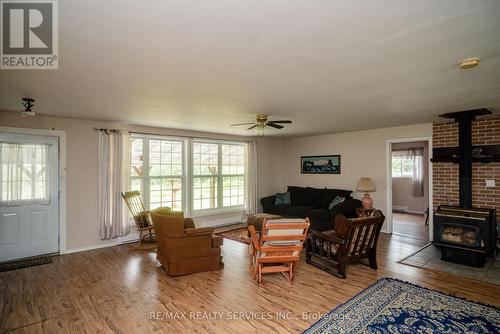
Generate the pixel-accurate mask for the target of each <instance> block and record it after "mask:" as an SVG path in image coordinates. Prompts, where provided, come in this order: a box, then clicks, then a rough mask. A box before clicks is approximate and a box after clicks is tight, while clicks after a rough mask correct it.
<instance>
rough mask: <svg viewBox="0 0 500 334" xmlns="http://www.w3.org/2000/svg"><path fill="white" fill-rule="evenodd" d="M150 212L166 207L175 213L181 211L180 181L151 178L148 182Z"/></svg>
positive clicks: (178, 179)
mask: <svg viewBox="0 0 500 334" xmlns="http://www.w3.org/2000/svg"><path fill="white" fill-rule="evenodd" d="M149 187H150V191H149V196H150V199H149V200H150V205H149V208H150V210H153V209H156V208H159V207H162V206H168V207H169V208H172V210H175V211H182V179H181V178H168V177H166V178H152V179H151V180H150V182H149Z"/></svg>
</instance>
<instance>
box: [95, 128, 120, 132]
mask: <svg viewBox="0 0 500 334" xmlns="http://www.w3.org/2000/svg"><path fill="white" fill-rule="evenodd" d="M94 131H96V132H97V131H104V132H120V131H121V130H120V129H106V128H96V127H94Z"/></svg>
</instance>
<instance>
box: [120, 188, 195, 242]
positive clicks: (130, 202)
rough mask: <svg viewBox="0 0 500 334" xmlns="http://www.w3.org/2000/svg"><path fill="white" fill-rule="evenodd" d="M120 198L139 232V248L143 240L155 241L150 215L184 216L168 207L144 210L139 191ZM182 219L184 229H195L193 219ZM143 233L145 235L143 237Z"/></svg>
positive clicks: (127, 193)
mask: <svg viewBox="0 0 500 334" xmlns="http://www.w3.org/2000/svg"><path fill="white" fill-rule="evenodd" d="M122 197H123V199H124V201H125V203H126V204H127V207H128V209H129V211H130V214H131V215H132V217H133V218H134V221H135V225H136V227H137V231H139V248H140V247H141V245H142V241H143V240H145V239H147V240H148V241H155V236H154V226H153V220H152V219H151V213H156V214H159V215H177V216H180V215H182V216H184V214H183V213H182V212H178V211H172V209H171V208H169V207H160V208H157V209H154V210H151V211H149V210H146V209H145V208H144V203H143V202H142V199H141V193H140V192H139V191H128V192H123V193H122ZM183 219H184V226H185V228H195V225H194V221H193V219H191V218H183ZM143 233H146V235H145V236H144V237H143Z"/></svg>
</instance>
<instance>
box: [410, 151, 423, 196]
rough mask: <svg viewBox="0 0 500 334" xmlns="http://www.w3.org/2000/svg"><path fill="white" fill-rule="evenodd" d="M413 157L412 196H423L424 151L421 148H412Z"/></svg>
mask: <svg viewBox="0 0 500 334" xmlns="http://www.w3.org/2000/svg"><path fill="white" fill-rule="evenodd" d="M410 151H411V156H412V157H413V196H414V197H422V196H424V152H423V150H422V149H412V150H410Z"/></svg>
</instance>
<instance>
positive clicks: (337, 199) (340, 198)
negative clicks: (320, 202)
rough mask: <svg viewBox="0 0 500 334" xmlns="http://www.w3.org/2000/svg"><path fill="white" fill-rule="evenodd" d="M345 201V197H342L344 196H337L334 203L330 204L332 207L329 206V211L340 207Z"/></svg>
mask: <svg viewBox="0 0 500 334" xmlns="http://www.w3.org/2000/svg"><path fill="white" fill-rule="evenodd" d="M343 201H345V197H342V196H335V198H334V199H333V201H332V202H331V203H330V205H329V206H328V210H331V209H333V208H334V207H335V206H337V205H339V204H340V203H342V202H343Z"/></svg>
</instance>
